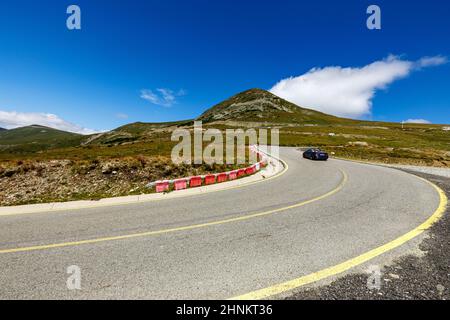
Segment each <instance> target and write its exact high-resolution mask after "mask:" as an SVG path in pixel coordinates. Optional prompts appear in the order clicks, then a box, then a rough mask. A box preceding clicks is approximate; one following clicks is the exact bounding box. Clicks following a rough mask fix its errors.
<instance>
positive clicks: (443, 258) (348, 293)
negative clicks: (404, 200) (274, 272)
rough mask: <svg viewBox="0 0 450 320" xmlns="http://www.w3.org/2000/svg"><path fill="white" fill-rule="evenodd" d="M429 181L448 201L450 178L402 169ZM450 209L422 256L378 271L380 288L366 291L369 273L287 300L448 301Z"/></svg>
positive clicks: (432, 232)
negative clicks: (436, 186)
mask: <svg viewBox="0 0 450 320" xmlns="http://www.w3.org/2000/svg"><path fill="white" fill-rule="evenodd" d="M403 171H406V172H409V173H412V174H415V175H417V176H420V177H423V178H426V179H428V180H429V181H431V182H433V183H435V184H436V185H438V186H439V187H440V188H442V190H444V191H445V192H446V194H447V197H449V198H450V179H449V178H446V177H443V176H437V175H431V174H427V173H419V172H417V171H410V170H403ZM449 211H450V208H447V211H446V213H445V214H444V217H443V218H442V219H441V220H440V221H439V222H438V223H436V224H435V225H434V226H432V227H431V229H430V230H429V231H428V232H427V235H428V237H426V238H425V239H424V240H423V241H422V243H421V244H420V246H419V248H420V250H421V251H423V255H420V256H416V255H405V256H403V257H400V258H398V259H396V260H395V261H394V262H393V263H392V264H391V265H389V266H386V267H384V268H383V269H382V270H381V278H380V283H381V286H380V288H379V289H368V286H367V282H368V277H369V274H360V273H357V274H349V275H347V276H344V277H342V278H340V279H337V280H336V281H334V282H332V283H331V284H329V285H325V286H320V287H313V288H307V289H300V291H298V292H294V293H293V294H292V295H291V296H289V297H287V298H286V299H287V300H347V299H348V300H355V299H364V300H398V299H401V300H404V299H406V300H411V299H414V300H416V299H417V300H419V299H420V300H426V299H433V300H448V299H450V232H449V231H450V212H449Z"/></svg>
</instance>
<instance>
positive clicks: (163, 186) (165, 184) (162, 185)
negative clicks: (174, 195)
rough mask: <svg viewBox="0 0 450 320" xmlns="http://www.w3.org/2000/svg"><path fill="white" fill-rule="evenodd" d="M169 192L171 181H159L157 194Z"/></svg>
mask: <svg viewBox="0 0 450 320" xmlns="http://www.w3.org/2000/svg"><path fill="white" fill-rule="evenodd" d="M164 191H169V181H157V182H156V192H164Z"/></svg>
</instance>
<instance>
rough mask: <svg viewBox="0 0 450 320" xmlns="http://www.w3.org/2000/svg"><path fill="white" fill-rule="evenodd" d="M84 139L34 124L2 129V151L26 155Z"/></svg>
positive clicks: (76, 142)
mask: <svg viewBox="0 0 450 320" xmlns="http://www.w3.org/2000/svg"><path fill="white" fill-rule="evenodd" d="M83 139H84V137H83V136H82V135H79V134H76V133H70V132H65V131H61V130H56V129H52V128H48V127H44V126H38V125H33V126H28V127H22V128H17V129H11V130H3V131H0V152H1V153H2V154H10V155H11V156H13V155H18V156H20V155H23V156H26V155H29V154H30V153H33V152H39V151H43V150H46V149H54V148H65V147H72V146H77V145H80V143H81V141H82V140H83Z"/></svg>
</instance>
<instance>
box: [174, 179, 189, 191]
mask: <svg viewBox="0 0 450 320" xmlns="http://www.w3.org/2000/svg"><path fill="white" fill-rule="evenodd" d="M173 185H174V187H175V190H183V189H186V188H187V180H186V179H179V180H175V181H174V182H173Z"/></svg>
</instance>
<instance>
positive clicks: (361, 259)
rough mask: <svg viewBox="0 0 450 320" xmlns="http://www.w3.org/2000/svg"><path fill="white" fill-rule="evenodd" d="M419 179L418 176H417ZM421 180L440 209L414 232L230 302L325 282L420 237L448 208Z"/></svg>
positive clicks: (445, 198) (268, 295)
mask: <svg viewBox="0 0 450 320" xmlns="http://www.w3.org/2000/svg"><path fill="white" fill-rule="evenodd" d="M416 177H417V176H416ZM417 178H419V179H421V180H424V181H426V182H427V183H429V184H430V185H432V186H433V187H434V188H435V189H436V190H437V192H438V193H439V198H440V201H439V207H438V208H437V209H436V211H435V212H434V213H433V215H432V216H431V217H430V218H428V219H427V220H426V221H425V222H424V223H422V224H421V225H420V226H418V227H417V228H415V229H414V230H411V231H410V232H408V233H406V234H404V235H403V236H401V237H399V238H397V239H395V240H393V241H391V242H388V243H386V244H384V245H382V246H380V247H378V248H375V249H373V250H370V251H368V252H366V253H364V254H362V255H360V256H358V257H356V258H353V259H350V260H347V261H345V262H343V263H340V264H338V265H335V266H332V267H329V268H326V269H323V270H320V271H318V272H315V273H311V274H309V275H306V276H303V277H300V278H297V279H294V280H290V281H286V282H283V283H280V284H276V285H273V286H270V287H267V288H264V289H260V290H256V291H253V292H250V293H247V294H243V295H240V296H236V297H233V298H230V299H229V300H259V299H265V298H269V297H272V296H275V295H278V294H281V293H284V292H287V291H291V290H293V289H297V288H299V287H302V286H304V285H307V284H311V283H313V282H316V281H319V280H323V279H325V278H328V277H331V276H335V275H338V274H340V273H343V272H345V271H348V270H349V269H351V268H353V267H356V266H358V265H361V264H363V263H365V262H367V261H369V260H371V259H373V258H375V257H377V256H379V255H381V254H383V253H386V252H388V251H390V250H392V249H395V248H397V247H399V246H401V245H403V244H404V243H406V242H408V241H410V240H412V239H413V238H415V237H417V236H418V235H420V234H422V233H423V232H424V231H425V230H427V229H429V228H430V227H431V226H432V225H433V224H434V223H436V222H437V221H438V220H439V219H440V218H441V217H442V215H443V214H444V212H445V210H446V207H447V202H448V199H447V196H446V195H445V193H444V191H442V189H440V188H439V187H438V186H436V185H435V184H433V183H431V182H430V181H428V180H426V179H423V178H420V177H417Z"/></svg>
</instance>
